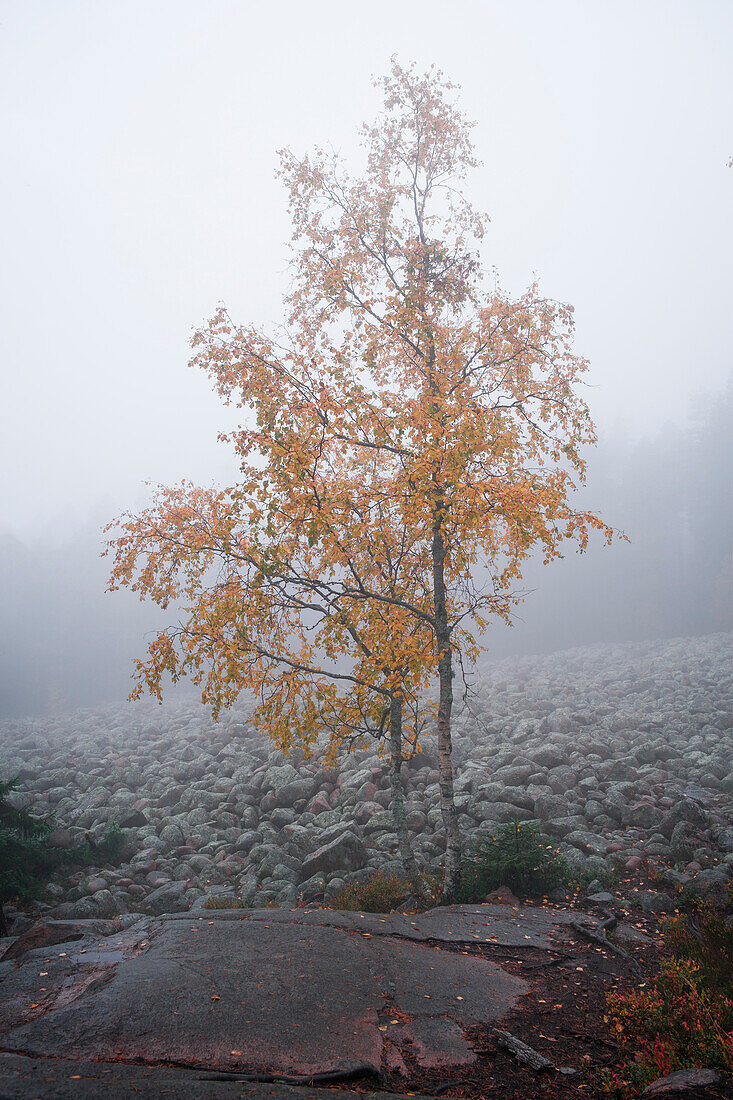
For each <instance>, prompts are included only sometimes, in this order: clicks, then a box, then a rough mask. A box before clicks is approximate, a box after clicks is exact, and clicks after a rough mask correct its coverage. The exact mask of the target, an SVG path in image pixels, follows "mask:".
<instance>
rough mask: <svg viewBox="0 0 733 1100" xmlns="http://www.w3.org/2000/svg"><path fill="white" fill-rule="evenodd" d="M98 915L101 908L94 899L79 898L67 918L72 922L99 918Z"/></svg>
mask: <svg viewBox="0 0 733 1100" xmlns="http://www.w3.org/2000/svg"><path fill="white" fill-rule="evenodd" d="M100 913H101V907H100V905H99V903H98V901H97V900H96V898H80V899H79V900H78V901H75V902H74V904H73V906H72V908H71V910H70V911H69V916H70V917H72V918H73V919H74V920H92V919H93V918H94V917H99V916H100Z"/></svg>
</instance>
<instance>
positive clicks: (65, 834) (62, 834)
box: [47, 828, 74, 848]
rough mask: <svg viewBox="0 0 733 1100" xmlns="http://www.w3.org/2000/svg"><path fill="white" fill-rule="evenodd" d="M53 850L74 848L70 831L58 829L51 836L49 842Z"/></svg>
mask: <svg viewBox="0 0 733 1100" xmlns="http://www.w3.org/2000/svg"><path fill="white" fill-rule="evenodd" d="M47 843H48V845H49V847H51V848H72V847H73V845H74V841H73V840H72V837H71V833H70V832H69V830H68V829H64V828H58V829H54V831H53V832H52V833H51V834H50V836H49V838H48V841H47Z"/></svg>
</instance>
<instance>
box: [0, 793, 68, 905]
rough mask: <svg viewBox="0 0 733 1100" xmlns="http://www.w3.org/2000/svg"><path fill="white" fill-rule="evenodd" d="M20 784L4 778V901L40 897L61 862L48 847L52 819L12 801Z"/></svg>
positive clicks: (0, 896) (0, 861) (0, 890)
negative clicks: (14, 792) (47, 880)
mask: <svg viewBox="0 0 733 1100" xmlns="http://www.w3.org/2000/svg"><path fill="white" fill-rule="evenodd" d="M17 786H18V780H17V778H16V779H9V780H6V781H3V780H0V904H2V902H4V901H10V899H11V898H19V899H20V900H23V901H29V900H31V899H32V898H37V897H38V896H39V895H40V894H41V893H42V891H43V883H44V880H45V879H46V878H47V877H48V876H49V875H50V874H51V873H52V871H53V869H54V867H55V866H56V863H57V858H56V856H55V854H54V852H53V851H52V850H50V849H49V848H48V838H49V836H50V835H51V833H52V832H53V825H52V824H51V822H49V821H48V820H47V819H45V818H41V817H35V816H34V815H33V814H30V813H28V811H27V810H24V809H19V808H17V807H16V806H13V805H12V803H11V802H10V801H9V800H8V796H9V795H10V794H12V792H13V791H14V790H16V789H17Z"/></svg>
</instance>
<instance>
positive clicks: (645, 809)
mask: <svg viewBox="0 0 733 1100" xmlns="http://www.w3.org/2000/svg"><path fill="white" fill-rule="evenodd" d="M663 816H664V815H663V814H662V811H661V810H658V809H657V807H656V806H652V804H651V803H650V802H637V803H636V804H635V805H633V806H629V808H628V810H627V811H626V813H625V814H624V816H623V823H624V825H631V826H633V827H634V828H637V829H656V828H657V826H658V825H659V824H660V822H661V821H662V818H663Z"/></svg>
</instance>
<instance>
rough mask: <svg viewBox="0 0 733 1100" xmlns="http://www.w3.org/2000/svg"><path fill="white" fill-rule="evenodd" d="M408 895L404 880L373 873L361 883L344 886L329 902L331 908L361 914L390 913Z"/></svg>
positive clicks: (382, 873)
mask: <svg viewBox="0 0 733 1100" xmlns="http://www.w3.org/2000/svg"><path fill="white" fill-rule="evenodd" d="M410 893H411V890H410V885H409V883H407V882H405V880H404V879H401V878H397V876H396V875H387V874H385V873H384V872H383V871H375V872H374V873H373V874H372V875H370V876H369V877H368V878H366V879H364V880H363V881H362V882H353V883H350V884H349V885H348V886H344V888H343V889H342V890H340V891H339V892H338V894H336V896H335V897H334V898H333V900H332V901H331V908H332V909H348V910H351V911H354V912H363V913H391V912H392V910H393V909H396V908H397V906H398V905H400V903H401V902H403V901H405V899H406V898H407V897H409V896H410Z"/></svg>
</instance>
